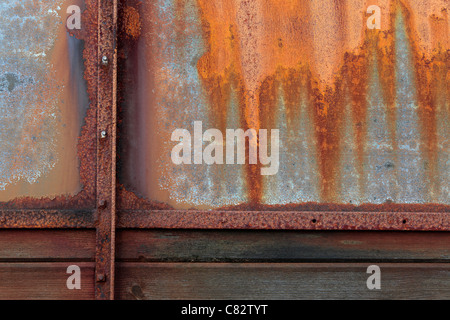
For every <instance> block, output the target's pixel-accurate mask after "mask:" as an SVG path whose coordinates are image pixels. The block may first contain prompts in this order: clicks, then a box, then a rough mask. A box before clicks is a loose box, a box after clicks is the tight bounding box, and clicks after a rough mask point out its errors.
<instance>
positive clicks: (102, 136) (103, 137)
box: [100, 130, 107, 139]
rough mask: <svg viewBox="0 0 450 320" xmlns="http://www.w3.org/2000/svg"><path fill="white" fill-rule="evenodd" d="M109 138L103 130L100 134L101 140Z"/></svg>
mask: <svg viewBox="0 0 450 320" xmlns="http://www.w3.org/2000/svg"><path fill="white" fill-rule="evenodd" d="M106 136H107V134H106V131H105V130H103V131H102V132H100V138H102V139H105V138H106Z"/></svg>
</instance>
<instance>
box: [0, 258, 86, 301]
mask: <svg viewBox="0 0 450 320" xmlns="http://www.w3.org/2000/svg"><path fill="white" fill-rule="evenodd" d="M72 264H75V265H78V266H79V267H80V269H81V289H80V290H69V289H67V285H66V281H67V279H68V277H69V276H70V274H67V273H66V271H67V267H68V266H70V265H72ZM0 299H1V300H17V299H20V300H27V299H29V300H31V299H32V300H55V299H57V300H87V299H94V263H92V262H87V263H86V262H83V263H79V262H73V263H71V262H66V263H54V262H53V263H0Z"/></svg>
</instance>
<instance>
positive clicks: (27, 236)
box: [0, 230, 95, 262]
mask: <svg viewBox="0 0 450 320" xmlns="http://www.w3.org/2000/svg"><path fill="white" fill-rule="evenodd" d="M94 257H95V230H0V262H20V261H62V260H67V261H94Z"/></svg>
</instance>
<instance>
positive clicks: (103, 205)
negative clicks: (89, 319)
mask: <svg viewBox="0 0 450 320" xmlns="http://www.w3.org/2000/svg"><path fill="white" fill-rule="evenodd" d="M97 58H98V59H97V63H98V101H97V138H98V139H97V217H98V224H97V233H96V259H95V260H96V265H95V298H96V299H97V300H113V299H114V272H115V270H114V260H115V216H116V205H115V204H116V193H115V190H116V139H117V129H116V127H117V123H116V122H117V120H116V119H117V105H116V100H115V99H116V93H115V91H116V88H117V72H116V70H117V0H114V1H108V0H99V1H98V57H97Z"/></svg>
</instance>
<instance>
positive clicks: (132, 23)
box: [122, 6, 142, 40]
mask: <svg viewBox="0 0 450 320" xmlns="http://www.w3.org/2000/svg"><path fill="white" fill-rule="evenodd" d="M122 14H123V18H122V19H123V29H124V30H125V35H126V36H127V37H129V38H131V39H134V40H135V39H137V38H139V36H140V35H141V29H142V25H141V18H140V15H139V11H138V10H136V9H135V8H133V7H129V6H127V7H125V8H124V9H123V13H122Z"/></svg>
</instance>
